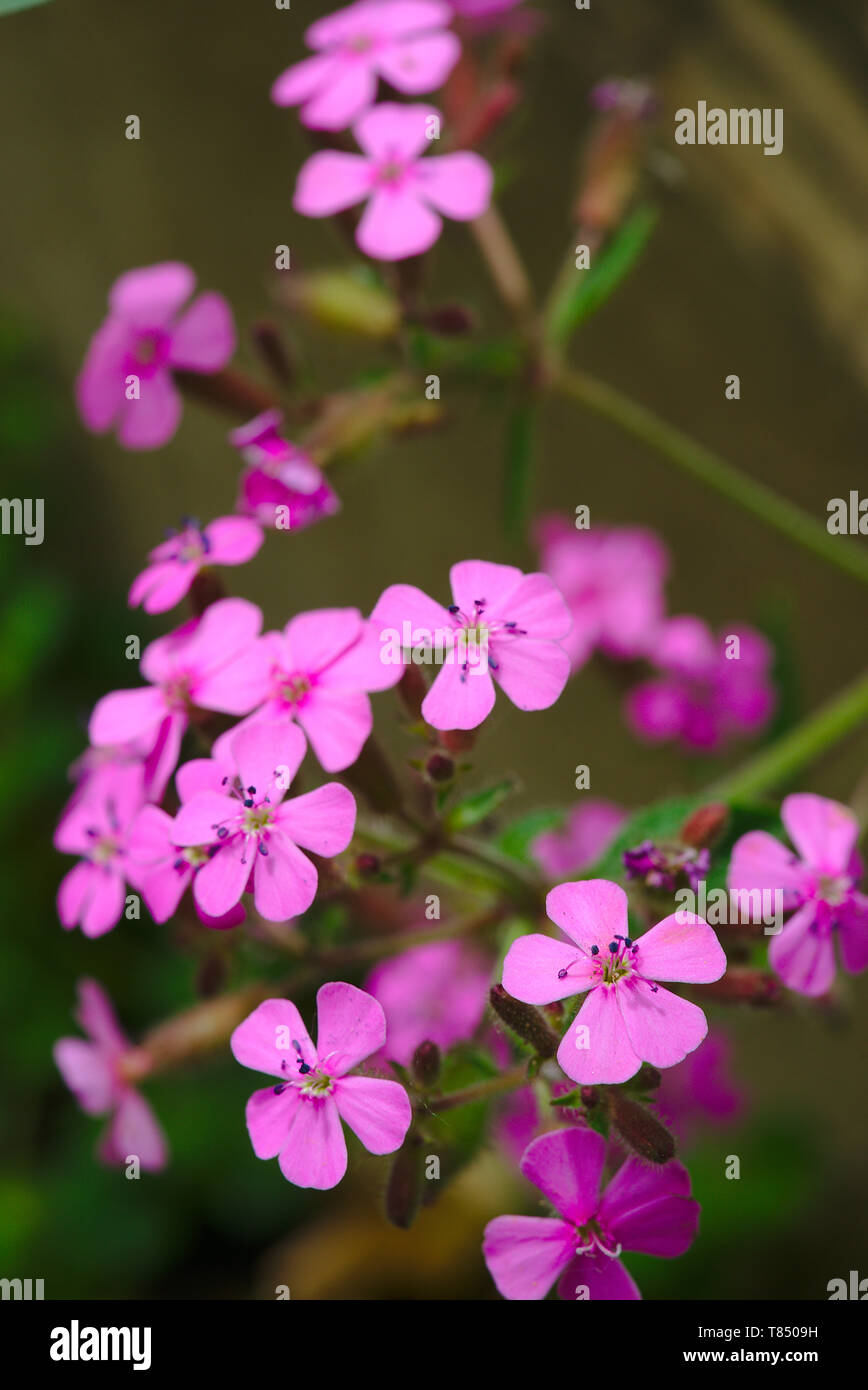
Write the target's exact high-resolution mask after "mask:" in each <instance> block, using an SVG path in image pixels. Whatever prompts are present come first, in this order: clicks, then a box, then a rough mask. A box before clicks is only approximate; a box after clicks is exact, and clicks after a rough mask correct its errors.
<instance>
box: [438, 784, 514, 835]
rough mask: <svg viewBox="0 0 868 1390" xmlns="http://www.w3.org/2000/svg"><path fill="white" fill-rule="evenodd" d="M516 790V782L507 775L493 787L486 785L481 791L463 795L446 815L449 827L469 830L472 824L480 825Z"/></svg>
mask: <svg viewBox="0 0 868 1390" xmlns="http://www.w3.org/2000/svg"><path fill="white" fill-rule="evenodd" d="M514 790H515V783H514V782H513V780H512V778H509V777H507V778H504V780H503V781H502V782H495V784H494V786H493V787H485V788H484V789H483V790H482V791H480V792H472V793H471V794H470V796H465V797H463V798H462V799H461V800H460V801H457V802H456V803H455V805H454V806H453V807H452V809H451V811H450V812H449V814H448V816H447V817H446V827H447V829H448V830H467V829H468V827H470V826H471V825H478V824H479V822H480V821H482V820H485V819H486V818H487V817H488V816H490V815H491V814H492V813H493V812H494V811H496V810H497V808H498V806H500V805H501V804H502V803H503V802H504V801H505V800H506V798H507V797H508V796H509V795H510V794H511V793H512V792H513V791H514Z"/></svg>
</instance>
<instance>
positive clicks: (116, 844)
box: [54, 763, 145, 937]
mask: <svg viewBox="0 0 868 1390" xmlns="http://www.w3.org/2000/svg"><path fill="white" fill-rule="evenodd" d="M144 799H145V790H144V773H143V769H142V765H141V763H128V764H126V765H124V764H118V763H106V764H104V765H103V766H102V767H99V768H97V769H96V770H95V771H94V772H93V773H91V775H90V776H89V777H88V778H87V780H86V782H85V783H83V784H82V786H80V787H79V788H78V789H77V790H76V791H75V792H74V793H73V795H72V797H71V799H70V801H69V803H68V804H67V806H66V808H65V810H64V812H63V814H62V815H61V818H60V821H59V823H58V826H57V829H56V830H55V832H54V847H55V849H58V850H60V851H61V853H63V854H77V855H80V856H81V859H80V862H79V863H78V864H76V866H75V868H73V869H70V871H69V873H68V874H67V875H66V877H65V878H64V879H63V881H62V882H61V885H60V888H59V889H58V893H57V912H58V916H59V917H60V921H61V924H62V925H63V926H64V927H66V928H70V927H76V926H80V927H81V929H82V931H83V932H84V934H85V936H92V937H93V936H102V935H103V934H104V933H105V932H107V931H111V929H112V927H113V926H115V925H116V923H117V922H118V920H119V918H120V916H121V913H122V912H123V910H124V905H125V902H126V887H125V884H126V883H127V882H129V883H131V884H132V885H133V886H134V887H135V886H136V884H137V873H136V866H135V864H134V863H133V862H132V861H131V859H130V857H129V852H128V849H129V846H128V840H129V831H130V825H131V823H132V821H133V818H134V816H135V815H136V813H137V811H138V810H139V808H140V807H141V806H142V804H143V803H144Z"/></svg>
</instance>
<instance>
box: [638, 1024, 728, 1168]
mask: <svg viewBox="0 0 868 1390" xmlns="http://www.w3.org/2000/svg"><path fill="white" fill-rule="evenodd" d="M729 1062H730V1045H729V1039H728V1038H727V1037H726V1036H725V1034H723V1033H709V1034H708V1037H707V1038H706V1039H705V1042H704V1043H702V1044H701V1045H700V1046H699V1047H698V1048H697V1049H696V1051H695V1052H691V1054H690V1056H689V1057H686V1058H685V1060H684V1061H683V1062H679V1063H678V1065H677V1066H675V1067H670V1068H669V1070H668V1071H666V1072H664V1074H663V1080H662V1082H661V1084H660V1086H659V1087H658V1089H657V1090H656V1091H655V1093H654V1108H655V1110H657V1111H658V1112H659V1114H660V1117H661V1119H662V1120H663V1121H664V1122H665V1123H666V1124H667V1125H668V1126H669V1128H670V1129H672V1130H674V1131H675V1133H676V1134H677V1135H678V1138H679V1140H680V1141H681V1142H682V1143H686V1142H687V1141H688V1140H689V1139H691V1138H692V1137H693V1134H694V1132H695V1130H696V1128H697V1125H698V1123H700V1122H702V1121H708V1122H709V1123H711V1124H713V1125H717V1126H721V1127H722V1126H726V1125H728V1124H733V1123H734V1122H735V1121H736V1120H737V1119H738V1118H739V1116H740V1115H741V1114H742V1112H743V1110H744V1095H743V1093H742V1091H741V1090H740V1089H739V1088H738V1087H737V1085H736V1083H735V1082H734V1081H733V1079H732V1077H731V1075H730V1073H729Z"/></svg>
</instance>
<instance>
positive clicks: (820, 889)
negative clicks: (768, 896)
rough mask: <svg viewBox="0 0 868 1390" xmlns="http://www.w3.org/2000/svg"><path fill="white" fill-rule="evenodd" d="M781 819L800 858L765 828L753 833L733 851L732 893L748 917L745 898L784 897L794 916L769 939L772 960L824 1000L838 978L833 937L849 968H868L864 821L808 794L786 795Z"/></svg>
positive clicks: (795, 986) (795, 984) (784, 975)
mask: <svg viewBox="0 0 868 1390" xmlns="http://www.w3.org/2000/svg"><path fill="white" fill-rule="evenodd" d="M781 819H782V821H783V823H784V828H785V829H786V832H787V834H788V835H789V837H790V839H791V840H792V842H793V844H794V845H795V847H796V851H797V852H796V853H795V854H794V853H793V852H792V851H791V850H789V849H787V848H786V846H784V845H783V844H781V842H780V840H777V839H775V837H774V835H769V834H768V833H767V832H766V831H765V830H751V831H749V832H748V834H747V835H742V837H741V839H740V840H737V841H736V843H735V846H734V847H733V851H732V858H731V859H730V865H729V877H728V882H729V888H730V890H734V891H736V892H738V893H739V894H740V895H741V898H742V911H743V912H745V913H746V912H747V911H749V908H750V897H748V898H747V899H746V900H745V898H744V895H745V894H747V895H752V894H753V893H754V891H755V890H760V891H765V892H774V891H775V890H777V891H779V892H780V893H781V894H782V904H783V908H784V910H785V911H786V910H789V911H792V913H793V915H792V916H791V917H790V919H789V921H788V922H787V923H786V925H785V926H784V929H783V931H781V932H780V933H779V934H778V935H777V936H774V937H772V940H771V942H770V943H769V961H770V963H771V965H772V967H773V968H774V969H775V970H776V971H777V973H778V975H780V977H781V979H782V980H783V982H784V984H785V985H787V986H788V987H789V988H790V989H792V990H795V991H796V992H797V993H798V994H807V995H811V996H816V995H820V994H825V993H826V991H827V990H828V989H829V988H830V987H831V985H832V982H833V981H834V978H835V944H834V943H835V937H836V935H837V938H838V945H839V949H840V952H841V962H842V964H843V966H844V969H845V970H847V971H848V972H849V973H850V974H851V975H856V974H858V973H859V972H860V971H862V970H864V969H865V968H866V966H868V897H866V896H865V894H864V893H860V892H859V891H858V888H857V884H858V883H859V880H860V878H861V876H862V860H861V859H860V857H859V854H858V852H857V849H856V844H857V841H858V839H859V823H858V821H857V819H856V817H855V816H854V814H853V812H852V811H851V810H850V809H849V808H848V807H846V806H842V805H840V803H839V802H837V801H830V800H829V799H828V797H825V796H814V795H812V794H811V793H810V792H800V793H797V794H796V795H794V796H788V797H785V798H784V801H783V803H782V805H781Z"/></svg>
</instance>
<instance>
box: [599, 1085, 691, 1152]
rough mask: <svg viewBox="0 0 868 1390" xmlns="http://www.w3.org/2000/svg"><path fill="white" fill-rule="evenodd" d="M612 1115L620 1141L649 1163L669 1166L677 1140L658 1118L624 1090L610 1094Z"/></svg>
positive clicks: (610, 1111) (610, 1113)
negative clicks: (624, 1092) (624, 1093)
mask: <svg viewBox="0 0 868 1390" xmlns="http://www.w3.org/2000/svg"><path fill="white" fill-rule="evenodd" d="M609 1115H610V1118H611V1120H612V1124H613V1125H614V1127H615V1129H616V1130H617V1132H618V1135H619V1136H620V1138H621V1139H622V1140H623V1141H624V1143H625V1144H626V1145H627V1147H628V1148H629V1149H632V1150H633V1152H634V1153H636V1154H638V1155H639V1157H640V1158H644V1159H645V1160H646V1162H648V1163H668V1162H669V1160H670V1158H674V1156H675V1140H674V1139H673V1137H672V1135H671V1134H670V1133H669V1130H668V1129H667V1128H666V1126H665V1125H663V1124H661V1123H660V1121H659V1120H658V1119H657V1117H656V1115H652V1114H651V1111H650V1110H649V1109H648V1108H647V1106H645V1105H640V1103H639V1101H638V1100H631V1099H630V1097H629V1096H625V1095H623V1094H622V1092H621V1091H610V1092H609Z"/></svg>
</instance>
